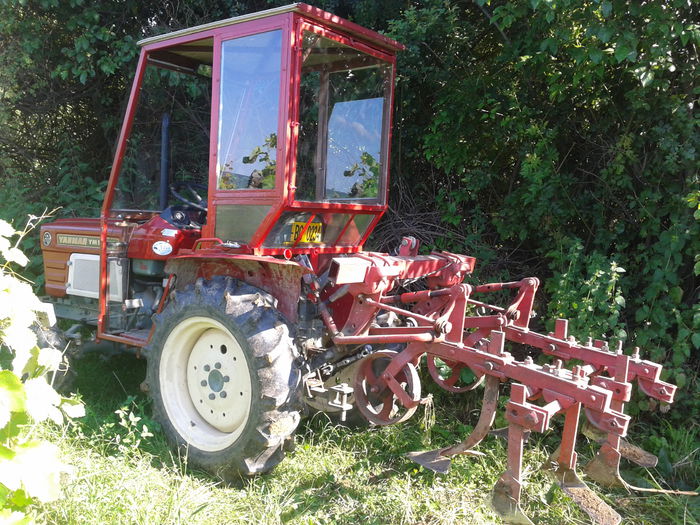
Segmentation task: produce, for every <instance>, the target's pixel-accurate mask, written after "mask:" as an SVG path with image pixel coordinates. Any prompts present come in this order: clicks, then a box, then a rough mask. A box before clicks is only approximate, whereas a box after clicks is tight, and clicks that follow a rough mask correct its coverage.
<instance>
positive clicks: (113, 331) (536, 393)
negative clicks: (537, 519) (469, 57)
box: [41, 4, 675, 523]
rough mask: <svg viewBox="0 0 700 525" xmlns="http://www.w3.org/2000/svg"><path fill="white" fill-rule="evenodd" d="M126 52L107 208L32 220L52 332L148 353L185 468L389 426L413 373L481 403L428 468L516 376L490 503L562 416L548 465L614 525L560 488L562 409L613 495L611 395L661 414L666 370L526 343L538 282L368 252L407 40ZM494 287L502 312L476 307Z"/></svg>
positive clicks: (546, 341) (189, 43) (195, 39)
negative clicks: (596, 445) (503, 456)
mask: <svg viewBox="0 0 700 525" xmlns="http://www.w3.org/2000/svg"><path fill="white" fill-rule="evenodd" d="M139 45H140V46H141V54H140V58H139V61H138V67H137V70H136V75H135V78H134V82H133V86H132V89H131V95H130V97H129V101H128V105H127V108H126V117H125V119H124V123H123V125H122V128H121V133H120V135H119V139H118V142H117V148H116V154H115V159H114V164H113V166H112V171H111V175H110V179H109V184H108V187H107V191H106V195H105V199H104V205H103V207H102V212H101V216H100V217H99V218H94V219H91V218H85V219H58V220H56V221H54V222H53V223H51V224H47V225H45V226H43V227H42V229H41V241H42V249H43V255H44V265H45V272H46V291H47V293H48V294H49V295H50V296H51V299H52V302H53V304H54V307H55V310H56V314H57V316H58V317H59V318H63V319H69V320H73V321H76V322H78V323H83V324H92V325H94V326H96V337H97V338H98V339H99V340H104V341H113V342H116V343H121V344H124V345H128V346H130V347H136V348H138V349H139V351H142V353H143V354H144V355H145V357H146V358H147V360H148V374H147V378H146V381H145V383H144V388H145V389H147V390H148V391H149V393H150V395H151V397H152V398H153V403H154V411H155V416H156V418H157V419H158V421H160V423H161V424H162V427H163V431H164V433H165V434H166V436H167V437H168V439H169V441H170V442H171V443H172V444H173V445H174V446H176V447H183V448H185V449H187V453H188V456H189V461H190V463H191V464H193V465H196V466H198V467H201V468H203V469H206V470H208V471H210V472H212V473H214V474H216V475H219V476H222V477H224V478H231V477H234V476H238V475H241V474H242V475H247V474H255V473H259V472H265V471H267V470H269V469H271V468H273V467H274V466H275V465H276V464H278V463H279V462H280V461H281V460H282V458H283V455H284V452H285V449H286V448H287V445H288V444H289V442H290V441H292V440H293V435H294V432H295V429H296V428H297V426H298V424H299V420H300V417H301V416H300V414H301V413H302V411H303V407H305V406H310V407H312V408H313V409H316V410H322V411H327V412H335V413H336V414H338V415H339V416H340V417H341V418H342V419H344V418H345V415H346V413H347V412H349V411H353V412H354V413H355V414H356V415H358V414H359V415H361V416H362V417H364V418H365V419H366V420H368V421H370V422H371V423H374V424H377V425H389V424H393V423H398V422H401V421H404V420H406V419H407V418H408V417H410V416H411V415H412V414H413V413H414V412H415V410H416V408H417V407H418V405H419V404H421V402H422V398H421V385H420V378H419V375H418V373H417V369H418V368H419V366H420V365H421V363H424V364H425V366H426V368H427V370H428V373H429V374H430V376H432V378H433V380H435V381H436V382H437V384H438V385H440V386H441V387H442V388H444V389H446V390H448V391H450V392H465V391H468V390H472V389H474V388H475V387H477V386H478V385H480V384H482V383H484V384H485V387H484V405H483V409H482V415H481V417H480V420H479V422H478V424H477V425H476V428H475V431H474V433H473V434H472V435H471V436H470V437H469V438H468V439H467V440H466V441H465V442H463V443H461V444H459V445H456V446H454V447H450V448H448V449H441V450H436V451H431V452H421V453H414V454H413V458H414V459H415V460H416V461H418V462H419V463H421V464H422V465H424V466H426V467H427V468H432V469H434V470H438V471H444V470H446V469H447V467H448V466H449V458H450V457H451V456H452V455H454V454H458V453H470V451H471V449H472V448H473V447H474V446H475V445H476V444H477V443H478V442H479V441H481V440H482V439H483V438H484V436H485V435H486V434H487V432H488V430H489V427H490V426H491V424H492V422H493V419H494V414H495V411H496V401H497V398H498V391H499V385H500V383H502V382H504V381H506V380H512V381H514V382H513V383H512V385H511V387H510V401H509V402H508V404H507V405H506V418H507V420H508V421H509V423H510V426H509V429H508V432H507V437H508V451H509V452H508V454H509V469H508V471H507V472H506V473H504V474H503V476H502V477H501V479H500V480H499V481H498V482H497V484H496V489H495V493H494V503H495V506H496V508H497V510H499V511H500V512H501V513H502V514H503V515H505V516H506V517H507V518H508V519H509V520H511V521H517V520H521V521H524V520H526V518H525V517H524V516H523V515H522V513H521V511H520V509H519V505H518V502H519V498H520V490H521V485H522V478H521V461H522V451H523V443H524V442H525V441H526V436H527V434H528V433H529V432H531V431H538V432H543V431H544V430H545V429H547V428H548V427H549V425H550V421H551V420H552V419H553V418H554V417H555V416H558V415H563V416H564V426H563V434H564V435H563V441H562V445H561V447H560V449H559V450H558V451H557V453H556V454H555V456H553V457H552V462H551V465H550V466H549V468H550V469H551V470H552V472H553V473H554V474H555V476H556V477H557V478H558V480H559V482H560V484H561V485H562V486H563V487H564V488H565V489H566V490H567V491H568V492H569V493H570V494H571V495H572V496H573V497H574V498H576V499H579V500H580V501H581V503H582V505H583V506H584V507H585V508H586V509H587V510H588V511H589V512H591V513H592V515H594V516H596V519H598V520H599V521H605V522H608V523H614V522H616V521H617V520H619V516H617V514H616V513H615V512H614V511H612V509H610V508H609V507H607V505H606V504H605V503H603V502H602V500H600V499H599V498H597V496H595V495H594V494H593V493H591V492H590V491H588V489H586V488H585V485H583V483H581V482H580V481H579V479H578V478H577V476H576V474H575V465H576V452H574V444H575V440H576V436H577V431H578V422H579V416H580V414H581V412H583V413H584V414H585V415H586V417H587V420H588V425H589V426H590V428H592V429H596V431H597V436H598V437H599V438H600V441H601V442H602V448H601V450H600V453H599V454H598V456H597V457H596V458H595V459H594V460H593V462H592V463H591V464H590V465H589V466H588V468H587V471H588V473H589V475H590V476H592V477H594V479H597V480H599V481H602V482H605V483H609V484H613V483H623V482H622V480H621V478H620V476H619V471H618V465H619V461H620V457H621V455H623V454H625V451H626V450H629V447H630V445H629V444H627V443H626V442H625V441H624V439H623V438H624V436H625V433H626V431H627V427H628V424H629V417H628V416H627V415H625V414H624V404H625V403H626V402H627V401H629V400H630V396H631V389H632V382H633V381H634V382H636V384H637V385H638V386H639V388H640V389H641V390H642V391H643V392H645V393H646V394H648V395H649V396H651V397H653V398H655V399H657V400H659V401H661V402H665V403H670V402H672V400H673V397H674V392H675V386H673V385H670V384H668V383H665V382H663V381H661V380H660V378H659V377H660V373H661V366H660V365H658V364H655V363H652V362H649V361H644V360H642V359H641V358H640V356H639V352H635V353H634V355H626V354H624V353H623V352H622V349H621V348H616V349H610V348H608V345H607V343H606V342H604V341H602V340H601V341H590V340H589V341H588V342H578V341H577V340H576V339H575V338H574V337H572V336H570V335H568V333H567V323H566V321H565V320H559V321H557V324H556V329H555V331H554V333H549V334H539V333H536V332H533V331H531V330H530V329H529V328H528V326H529V321H530V318H531V316H532V307H533V300H534V296H535V292H536V290H537V287H538V283H539V282H538V280H537V279H535V278H529V279H524V280H521V281H517V282H508V283H491V284H478V285H477V284H465V283H464V280H465V277H467V276H468V275H469V274H470V273H471V272H472V271H473V269H474V265H475V260H474V259H473V258H472V257H467V256H464V255H455V254H452V253H446V252H440V253H432V254H430V255H418V243H417V242H416V240H415V239H413V238H405V239H404V240H403V242H402V243H401V245H400V247H398V250H397V253H396V254H394V255H388V254H383V253H371V252H365V251H363V245H364V244H365V242H366V240H367V238H368V236H369V235H370V233H371V232H372V230H373V228H374V227H375V226H376V224H377V222H378V221H379V219H380V218H381V216H382V214H383V213H384V212H385V210H386V208H387V190H388V186H389V185H388V181H387V176H388V172H389V156H390V155H389V148H390V143H391V128H392V100H393V90H394V75H395V64H396V53H397V52H398V51H400V50H401V49H402V47H403V46H402V45H401V44H399V43H397V42H395V41H393V40H391V39H389V38H387V37H385V36H382V35H380V34H378V33H375V32H373V31H369V30H367V29H364V28H362V27H359V26H358V25H356V24H354V23H351V22H348V21H346V20H343V19H341V18H338V17H336V16H334V15H332V14H329V13H326V12H324V11H321V10H319V9H316V8H314V7H311V6H308V5H305V4H293V5H290V6H286V7H281V8H276V9H270V10H268V11H263V12H260V13H254V14H250V15H245V16H240V17H236V18H231V19H228V20H222V21H219V22H214V23H210V24H206V25H202V26H198V27H194V28H191V29H185V30H181V31H176V32H174V33H169V34H166V35H160V36H155V37H152V38H148V39H146V40H143V41H141V42H139ZM409 285H412V286H410V287H409ZM498 290H512V291H513V292H514V297H513V298H512V301H511V302H510V303H509V304H505V305H503V306H497V305H493V304H490V303H488V302H485V301H483V300H481V299H477V298H478V297H481V296H483V295H484V294H487V293H489V292H494V291H498ZM477 310H478V312H479V314H478V315H477V313H475V312H476V311H477ZM506 341H509V342H512V343H515V344H518V345H527V346H528V347H529V348H530V349H539V350H540V351H541V353H542V354H545V355H548V356H551V357H552V360H551V363H549V364H538V363H540V362H544V361H542V360H540V359H538V361H537V362H535V361H534V360H533V359H532V358H529V357H526V358H524V359H522V360H519V359H517V358H516V357H514V355H513V354H511V353H509V352H508V351H506V348H505V346H504V344H505V343H506ZM569 360H576V363H578V364H576V366H573V368H572V369H567V368H564V367H563V366H562V364H563V362H566V361H569ZM466 371H470V372H471V373H470V374H465V373H462V372H466ZM465 378H473V381H471V382H467V383H465V382H464V379H465ZM472 453H473V452H472ZM649 456H650V455H647V456H646V460H647V462H649V461H653V457H652V458H651V459H649Z"/></svg>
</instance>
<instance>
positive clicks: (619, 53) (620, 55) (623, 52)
mask: <svg viewBox="0 0 700 525" xmlns="http://www.w3.org/2000/svg"><path fill="white" fill-rule="evenodd" d="M631 52H632V50H631V49H630V48H629V47H628V46H627V44H624V43H623V44H618V45H617V46H615V59H616V60H617V61H618V63H619V62H622V61H623V60H625V59H626V58H627V57H628V56H629V54H630V53H631Z"/></svg>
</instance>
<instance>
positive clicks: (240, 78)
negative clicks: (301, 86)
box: [217, 30, 282, 190]
mask: <svg viewBox="0 0 700 525" xmlns="http://www.w3.org/2000/svg"><path fill="white" fill-rule="evenodd" d="M281 60H282V31H281V30H275V31H269V32H267V33H261V34H258V35H251V36H246V37H241V38H236V39H234V40H227V41H225V42H223V44H222V49H221V91H220V96H221V99H220V102H219V141H218V156H217V158H218V170H217V174H218V178H217V180H218V183H217V184H218V188H219V189H220V190H242V189H272V188H274V187H275V172H276V169H277V128H278V120H279V96H280V75H281Z"/></svg>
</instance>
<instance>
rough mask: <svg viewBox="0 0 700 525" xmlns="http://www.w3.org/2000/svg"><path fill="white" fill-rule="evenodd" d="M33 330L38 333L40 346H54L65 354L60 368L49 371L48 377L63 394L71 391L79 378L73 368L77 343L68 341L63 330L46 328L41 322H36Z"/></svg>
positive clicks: (37, 338)
mask: <svg viewBox="0 0 700 525" xmlns="http://www.w3.org/2000/svg"><path fill="white" fill-rule="evenodd" d="M32 330H33V331H34V333H35V334H36V343H37V346H38V347H39V348H54V349H56V350H58V351H59V352H61V353H62V355H63V358H62V359H61V364H60V365H59V367H58V370H54V371H52V372H49V373H48V374H47V376H46V379H47V380H48V381H49V383H51V385H52V386H53V388H54V390H56V392H59V393H61V394H67V393H69V392H71V391H72V390H73V387H74V385H75V380H76V378H77V373H76V371H75V369H74V368H73V362H74V360H75V354H76V346H75V343H73V342H72V341H68V339H66V338H65V337H64V336H63V334H62V333H61V331H60V330H58V329H57V328H54V327H51V328H45V327H44V326H42V325H41V324H39V323H34V324H33V325H32Z"/></svg>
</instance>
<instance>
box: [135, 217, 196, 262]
mask: <svg viewBox="0 0 700 525" xmlns="http://www.w3.org/2000/svg"><path fill="white" fill-rule="evenodd" d="M164 231H165V232H166V233H168V235H166V234H164V233H163V232H164ZM199 237H200V230H199V229H191V230H181V229H178V228H176V227H175V226H173V225H172V224H170V223H168V222H166V221H165V220H163V219H162V218H161V217H160V216H158V215H156V216H155V217H153V218H152V219H151V220H149V221H148V222H146V223H144V224H142V225H141V226H139V227H137V228H135V229H134V231H133V233H132V234H131V240H130V241H129V250H128V251H127V257H129V258H132V259H155V260H159V261H166V260H168V259H170V258H172V257H173V256H176V255H177V254H178V253H179V252H180V250H183V249H191V248H192V246H193V245H194V243H195V241H197V240H198V239H199ZM156 242H164V243H167V244H169V245H170V246H172V252H171V253H170V254H169V255H158V254H157V253H155V252H154V251H153V246H154V244H155V243H156Z"/></svg>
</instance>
